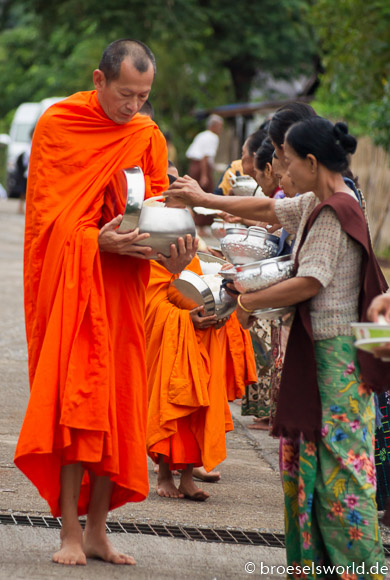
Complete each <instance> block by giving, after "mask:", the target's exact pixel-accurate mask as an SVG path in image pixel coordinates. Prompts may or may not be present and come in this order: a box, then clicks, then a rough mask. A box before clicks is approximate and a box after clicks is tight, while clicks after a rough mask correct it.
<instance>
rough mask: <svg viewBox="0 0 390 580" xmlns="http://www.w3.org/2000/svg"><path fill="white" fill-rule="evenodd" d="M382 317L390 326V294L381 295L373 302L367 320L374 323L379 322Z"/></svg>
mask: <svg viewBox="0 0 390 580" xmlns="http://www.w3.org/2000/svg"><path fill="white" fill-rule="evenodd" d="M380 315H382V316H383V317H384V319H385V322H387V323H388V324H390V294H389V293H387V294H380V295H379V296H376V297H375V298H374V300H373V301H372V302H371V304H370V306H369V307H368V310H367V318H368V320H371V321H372V322H378V317H379V316H380Z"/></svg>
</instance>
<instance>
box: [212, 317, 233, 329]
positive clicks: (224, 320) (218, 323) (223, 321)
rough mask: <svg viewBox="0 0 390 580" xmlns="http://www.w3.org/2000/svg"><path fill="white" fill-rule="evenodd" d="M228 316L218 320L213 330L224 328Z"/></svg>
mask: <svg viewBox="0 0 390 580" xmlns="http://www.w3.org/2000/svg"><path fill="white" fill-rule="evenodd" d="M229 318H230V316H226V318H220V319H219V320H218V321H217V324H216V325H215V328H216V329H217V330H218V329H219V328H222V327H223V326H225V324H226V323H227V321H228V320H229Z"/></svg>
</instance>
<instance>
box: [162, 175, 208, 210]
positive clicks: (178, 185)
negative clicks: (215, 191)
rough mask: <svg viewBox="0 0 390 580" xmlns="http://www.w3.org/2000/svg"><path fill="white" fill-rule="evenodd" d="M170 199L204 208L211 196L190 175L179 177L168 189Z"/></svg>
mask: <svg viewBox="0 0 390 580" xmlns="http://www.w3.org/2000/svg"><path fill="white" fill-rule="evenodd" d="M168 192H169V197H172V199H173V200H175V201H179V202H182V203H185V204H186V205H191V206H198V205H199V206H203V207H207V206H204V204H205V203H206V200H207V199H208V197H209V194H207V193H205V192H204V191H203V189H202V188H201V187H200V185H199V183H198V182H197V181H195V179H192V177H190V176H189V175H185V176H184V177H178V178H177V179H176V180H175V181H174V182H173V183H171V185H170V186H169V189H168Z"/></svg>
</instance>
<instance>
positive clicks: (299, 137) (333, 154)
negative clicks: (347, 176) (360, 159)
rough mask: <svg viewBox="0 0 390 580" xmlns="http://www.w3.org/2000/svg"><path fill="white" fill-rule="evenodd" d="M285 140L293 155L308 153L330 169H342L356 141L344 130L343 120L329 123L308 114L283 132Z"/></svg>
mask: <svg viewBox="0 0 390 580" xmlns="http://www.w3.org/2000/svg"><path fill="white" fill-rule="evenodd" d="M286 141H287V143H288V144H289V145H290V147H292V148H293V149H294V151H295V152H296V154H297V155H299V157H301V158H302V159H306V157H307V155H309V154H311V155H314V157H315V158H316V159H317V160H318V161H319V163H322V165H325V167H326V168H327V169H329V170H330V171H335V172H337V173H343V172H344V171H346V169H347V168H348V166H349V159H348V155H349V154H352V153H355V151H356V147H357V141H356V139H355V137H353V136H352V135H350V134H349V133H348V126H347V124H346V123H341V122H339V123H336V124H335V125H333V123H331V122H330V121H328V119H324V118H322V117H311V118H310V119H305V120H304V121H300V122H299V123H295V124H294V125H292V127H290V129H289V130H288V131H287V133H286Z"/></svg>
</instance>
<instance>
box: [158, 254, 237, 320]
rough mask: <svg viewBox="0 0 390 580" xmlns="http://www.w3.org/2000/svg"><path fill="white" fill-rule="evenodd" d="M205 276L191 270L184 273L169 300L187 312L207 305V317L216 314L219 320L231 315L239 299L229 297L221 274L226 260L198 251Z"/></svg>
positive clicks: (177, 281)
mask: <svg viewBox="0 0 390 580" xmlns="http://www.w3.org/2000/svg"><path fill="white" fill-rule="evenodd" d="M197 255H198V258H199V260H200V264H201V267H202V272H203V274H202V275H201V276H199V275H198V274H195V272H191V271H190V270H183V272H182V273H181V274H180V276H179V277H178V278H176V279H175V280H173V281H172V282H171V284H170V286H169V288H168V298H169V300H170V302H172V304H175V306H177V307H178V308H182V309H185V310H193V309H194V308H196V307H197V306H203V307H204V312H205V316H212V315H214V314H216V316H217V320H220V319H221V318H226V317H227V316H230V314H232V312H234V310H235V309H236V304H237V298H236V297H235V296H232V295H231V294H229V293H228V292H227V291H226V289H225V287H224V284H223V280H222V278H221V277H220V275H219V273H218V272H219V271H220V269H221V268H222V267H223V266H226V265H227V262H226V261H225V260H222V259H221V258H217V257H215V256H212V255H211V254H206V253H203V252H198V254H197Z"/></svg>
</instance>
